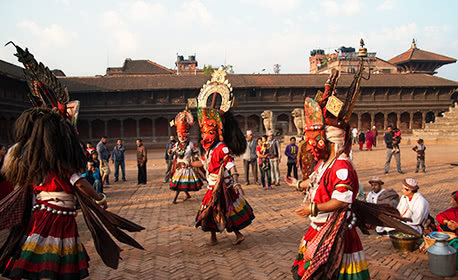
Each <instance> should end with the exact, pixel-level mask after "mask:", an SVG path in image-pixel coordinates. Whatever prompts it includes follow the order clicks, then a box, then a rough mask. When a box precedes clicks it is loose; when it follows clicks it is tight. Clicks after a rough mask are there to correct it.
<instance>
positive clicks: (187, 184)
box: [168, 110, 203, 204]
mask: <svg viewBox="0 0 458 280" xmlns="http://www.w3.org/2000/svg"><path fill="white" fill-rule="evenodd" d="M193 123H194V118H193V117H192V114H191V112H189V111H188V110H184V111H183V112H180V113H178V115H177V116H176V117H175V121H174V125H175V126H176V128H177V136H178V142H176V143H175V144H174V145H173V147H172V149H171V150H169V151H168V153H169V155H170V156H172V157H173V167H172V174H173V175H172V180H171V181H170V189H171V190H172V191H176V195H175V198H174V199H173V203H174V204H175V203H177V198H178V195H179V194H180V192H184V193H185V194H186V197H185V199H184V200H185V201H186V200H188V199H190V198H191V195H190V194H189V192H195V191H198V190H200V188H201V187H202V184H203V183H202V180H201V179H200V178H199V176H198V173H197V171H196V170H194V167H192V163H193V162H200V151H199V148H198V147H197V146H195V145H194V143H192V142H191V141H189V139H188V136H189V129H190V128H191V126H192V125H193Z"/></svg>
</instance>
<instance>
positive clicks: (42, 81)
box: [6, 42, 80, 129]
mask: <svg viewBox="0 0 458 280" xmlns="http://www.w3.org/2000/svg"><path fill="white" fill-rule="evenodd" d="M8 44H12V45H13V46H15V47H16V51H17V53H16V54H14V55H15V56H16V57H17V58H18V60H19V62H21V63H22V64H23V65H24V76H25V79H26V81H27V85H28V86H29V88H30V93H29V99H30V102H31V103H32V105H33V106H34V107H40V108H50V109H54V110H58V111H59V113H60V114H61V116H62V117H63V118H64V119H66V120H69V121H70V123H71V124H72V125H73V126H74V128H75V129H76V124H77V120H78V115H79V108H80V103H79V101H78V100H74V101H70V95H69V94H68V90H67V88H66V87H65V86H64V85H63V84H61V83H60V81H59V79H57V78H56V76H55V75H54V74H53V73H52V72H51V70H49V68H48V67H46V66H45V65H43V63H41V62H40V63H38V62H37V61H36V60H35V58H34V57H33V54H31V53H30V52H29V50H28V49H27V48H26V49H25V50H23V49H22V48H21V47H19V46H17V45H15V44H14V43H13V42H8V43H7V44H6V45H8Z"/></svg>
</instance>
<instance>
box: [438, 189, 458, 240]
mask: <svg viewBox="0 0 458 280" xmlns="http://www.w3.org/2000/svg"><path fill="white" fill-rule="evenodd" d="M457 194H458V192H456V191H454V192H452V196H451V198H450V203H451V204H452V207H451V208H449V209H448V210H445V211H444V212H441V213H439V214H437V216H436V220H437V222H438V225H437V229H438V230H439V231H449V232H454V233H455V234H457V235H458V196H457Z"/></svg>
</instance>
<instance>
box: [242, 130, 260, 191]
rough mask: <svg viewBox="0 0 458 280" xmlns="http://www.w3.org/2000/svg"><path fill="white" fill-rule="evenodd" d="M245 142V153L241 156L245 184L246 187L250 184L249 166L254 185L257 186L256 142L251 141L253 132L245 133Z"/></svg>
mask: <svg viewBox="0 0 458 280" xmlns="http://www.w3.org/2000/svg"><path fill="white" fill-rule="evenodd" d="M246 141H247V146H246V150H245V153H244V154H243V156H242V159H243V168H244V170H245V182H246V184H247V185H249V184H250V166H251V173H253V177H254V181H255V182H256V184H259V181H258V167H257V163H256V159H257V156H256V142H255V141H254V139H253V132H252V131H251V130H247V132H246Z"/></svg>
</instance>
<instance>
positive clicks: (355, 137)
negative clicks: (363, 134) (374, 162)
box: [351, 127, 358, 144]
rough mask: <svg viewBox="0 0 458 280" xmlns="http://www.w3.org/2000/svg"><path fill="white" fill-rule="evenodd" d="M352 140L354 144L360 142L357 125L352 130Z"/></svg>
mask: <svg viewBox="0 0 458 280" xmlns="http://www.w3.org/2000/svg"><path fill="white" fill-rule="evenodd" d="M351 140H352V144H357V143H358V129H357V128H356V127H353V129H352V130H351Z"/></svg>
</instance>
